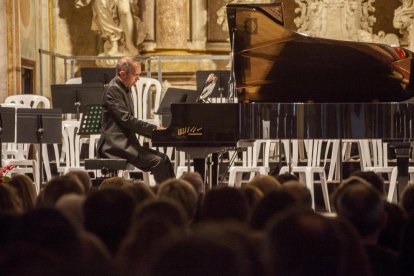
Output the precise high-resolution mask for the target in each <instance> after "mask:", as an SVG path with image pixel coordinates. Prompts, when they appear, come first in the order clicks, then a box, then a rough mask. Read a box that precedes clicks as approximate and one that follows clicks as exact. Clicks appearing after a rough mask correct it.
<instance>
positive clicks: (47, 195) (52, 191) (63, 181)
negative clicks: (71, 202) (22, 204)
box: [38, 175, 85, 207]
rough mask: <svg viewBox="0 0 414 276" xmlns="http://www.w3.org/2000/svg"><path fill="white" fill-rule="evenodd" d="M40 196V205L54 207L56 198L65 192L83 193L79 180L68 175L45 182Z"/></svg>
mask: <svg viewBox="0 0 414 276" xmlns="http://www.w3.org/2000/svg"><path fill="white" fill-rule="evenodd" d="M42 194H43V195H42V198H41V201H40V202H39V201H38V203H39V205H40V206H41V207H54V206H55V204H56V202H57V201H58V199H59V198H60V197H61V196H63V195H66V194H77V195H84V194H85V190H84V189H83V186H82V184H81V183H80V181H79V180H78V179H77V178H75V177H73V176H69V175H63V176H57V177H55V178H52V179H51V180H50V181H49V182H47V183H46V185H45V187H44V189H43V191H42Z"/></svg>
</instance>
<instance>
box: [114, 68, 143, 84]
mask: <svg viewBox="0 0 414 276" xmlns="http://www.w3.org/2000/svg"><path fill="white" fill-rule="evenodd" d="M140 74H141V65H140V64H138V63H134V64H133V65H132V70H131V72H130V73H129V74H126V73H125V71H121V72H120V74H119V76H120V78H121V80H122V83H123V84H124V85H125V86H126V87H131V86H133V85H134V84H135V83H136V82H137V81H138V80H139V75H140Z"/></svg>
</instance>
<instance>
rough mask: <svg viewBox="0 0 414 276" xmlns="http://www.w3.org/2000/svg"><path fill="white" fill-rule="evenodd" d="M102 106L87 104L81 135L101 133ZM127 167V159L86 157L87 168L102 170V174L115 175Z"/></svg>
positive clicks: (80, 130) (80, 129) (81, 124)
mask: <svg viewBox="0 0 414 276" xmlns="http://www.w3.org/2000/svg"><path fill="white" fill-rule="evenodd" d="M101 120H102V106H101V105H87V106H86V107H85V112H84V113H83V116H82V120H81V123H80V128H79V131H78V134H79V135H93V134H100V133H101ZM126 167H127V160H126V159H86V160H85V169H86V170H101V172H102V174H104V175H109V176H115V175H116V173H115V172H116V171H118V170H125V169H126Z"/></svg>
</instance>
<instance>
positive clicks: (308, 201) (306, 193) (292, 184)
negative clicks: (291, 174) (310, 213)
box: [282, 180, 312, 209]
mask: <svg viewBox="0 0 414 276" xmlns="http://www.w3.org/2000/svg"><path fill="white" fill-rule="evenodd" d="M282 191H286V192H287V193H289V194H290V195H291V196H293V198H295V199H296V201H297V202H298V203H299V204H302V205H303V206H304V207H306V208H309V209H312V195H311V192H310V190H309V189H308V187H306V186H305V185H304V184H302V183H300V182H299V181H296V180H292V181H287V182H285V183H283V185H282Z"/></svg>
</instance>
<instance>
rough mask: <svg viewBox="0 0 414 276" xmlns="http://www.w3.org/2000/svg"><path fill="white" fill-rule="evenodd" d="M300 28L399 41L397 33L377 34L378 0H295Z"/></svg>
mask: <svg viewBox="0 0 414 276" xmlns="http://www.w3.org/2000/svg"><path fill="white" fill-rule="evenodd" d="M295 2H296V3H297V5H298V7H297V8H296V9H295V13H297V14H298V15H299V16H298V17H296V18H295V19H294V22H295V24H296V26H297V27H298V31H299V32H302V33H305V34H308V35H310V36H316V37H325V38H332V39H340V40H353V41H362V42H378V43H387V44H393V45H395V44H397V45H398V44H399V40H398V37H397V36H396V35H395V34H386V33H385V32H384V31H379V32H378V34H374V33H373V25H374V24H375V22H376V17H375V16H374V12H375V7H374V5H373V4H374V2H375V0H295Z"/></svg>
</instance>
